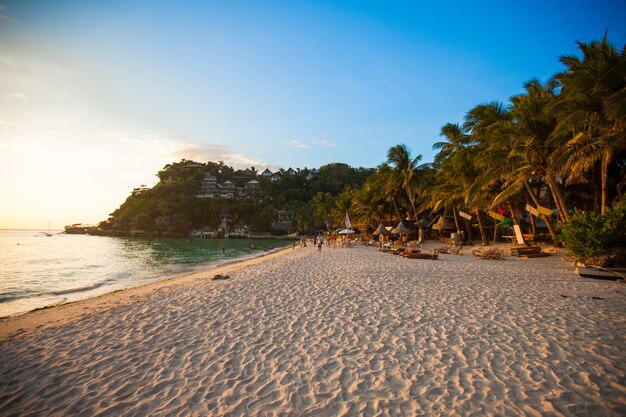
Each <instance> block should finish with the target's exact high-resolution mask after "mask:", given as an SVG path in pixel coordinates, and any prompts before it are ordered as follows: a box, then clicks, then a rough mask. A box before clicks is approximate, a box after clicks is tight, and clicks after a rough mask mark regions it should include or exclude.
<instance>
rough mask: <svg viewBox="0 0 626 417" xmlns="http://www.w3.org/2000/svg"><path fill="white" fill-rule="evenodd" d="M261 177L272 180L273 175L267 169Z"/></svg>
mask: <svg viewBox="0 0 626 417" xmlns="http://www.w3.org/2000/svg"><path fill="white" fill-rule="evenodd" d="M261 175H262V176H264V177H265V178H272V175H274V173H273V172H272V171H270V169H269V168H265V171H263V172H262V173H261Z"/></svg>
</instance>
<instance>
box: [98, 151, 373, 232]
mask: <svg viewBox="0 0 626 417" xmlns="http://www.w3.org/2000/svg"><path fill="white" fill-rule="evenodd" d="M373 171H374V170H373V169H368V168H352V167H350V166H348V165H346V164H339V163H333V164H328V165H324V166H322V167H320V168H319V169H312V170H309V169H307V168H305V169H302V170H300V169H297V170H291V169H290V170H288V171H285V170H280V171H278V172H276V173H273V174H274V175H273V177H271V178H270V177H267V176H263V175H260V173H259V172H258V171H257V170H256V169H255V168H254V167H250V168H247V169H245V170H235V169H234V168H232V167H230V166H227V165H225V164H224V163H223V162H221V161H220V162H206V163H199V162H195V161H188V160H182V161H180V162H176V163H172V164H168V165H166V166H165V167H164V168H163V169H162V170H161V171H159V172H158V174H157V177H158V178H159V181H158V183H157V184H156V185H155V186H154V187H152V188H147V187H140V188H136V189H134V190H133V191H132V193H131V194H130V195H129V196H128V198H127V199H126V201H124V203H122V205H121V206H120V207H119V208H118V209H116V210H115V211H114V212H113V213H111V217H110V218H109V219H108V220H106V221H104V222H101V223H100V225H99V227H100V228H101V229H102V230H104V231H105V232H106V233H108V234H117V235H142V236H188V235H189V234H190V233H191V231H192V230H207V231H215V232H220V231H221V232H228V231H229V230H231V231H232V230H233V229H234V228H235V227H245V228H246V230H247V231H248V233H253V234H266V233H269V234H274V235H285V234H287V233H291V232H298V233H307V232H312V231H316V230H319V229H320V228H322V229H324V228H325V227H326V222H327V216H326V215H325V214H322V213H323V211H324V210H323V209H320V207H319V204H326V202H327V201H334V199H335V198H336V196H337V195H339V194H340V193H343V192H347V191H349V190H352V189H359V188H360V187H361V186H362V185H363V184H364V183H365V181H366V179H367V178H368V177H369V176H370V175H371V174H372V172H373ZM211 177H213V178H214V179H215V188H216V195H215V196H212V197H210V198H206V197H203V196H201V195H200V190H201V189H202V184H203V180H204V181H206V178H211ZM250 182H258V190H255V192H254V193H253V194H251V192H250V190H249V189H247V185H249V183H250ZM229 187H230V188H229ZM218 193H219V194H218Z"/></svg>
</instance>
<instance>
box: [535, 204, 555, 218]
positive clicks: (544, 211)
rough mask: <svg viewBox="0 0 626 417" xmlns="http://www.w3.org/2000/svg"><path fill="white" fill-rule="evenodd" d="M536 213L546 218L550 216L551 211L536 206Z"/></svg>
mask: <svg viewBox="0 0 626 417" xmlns="http://www.w3.org/2000/svg"><path fill="white" fill-rule="evenodd" d="M537 211H539V213H541V214H544V215H546V216H552V210H550V209H549V208H547V207H541V206H537Z"/></svg>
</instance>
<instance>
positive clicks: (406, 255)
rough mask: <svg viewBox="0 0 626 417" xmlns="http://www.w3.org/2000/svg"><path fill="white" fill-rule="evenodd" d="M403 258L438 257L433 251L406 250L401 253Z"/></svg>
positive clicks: (434, 258)
mask: <svg viewBox="0 0 626 417" xmlns="http://www.w3.org/2000/svg"><path fill="white" fill-rule="evenodd" d="M402 257H403V258H406V259H433V260H436V259H439V255H438V254H437V253H435V252H433V253H422V252H406V253H403V254H402Z"/></svg>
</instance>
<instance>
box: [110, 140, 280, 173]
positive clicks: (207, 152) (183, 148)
mask: <svg viewBox="0 0 626 417" xmlns="http://www.w3.org/2000/svg"><path fill="white" fill-rule="evenodd" d="M114 139H115V140H117V141H119V142H123V143H125V144H128V145H129V146H133V147H135V148H137V149H139V150H141V151H142V152H145V153H146V154H147V155H153V156H158V157H161V158H168V159H170V160H171V162H175V161H179V160H181V159H188V160H191V161H196V162H207V161H213V162H217V161H223V162H224V163H225V164H226V165H229V166H232V167H234V168H236V169H240V168H249V167H251V166H254V167H255V168H257V169H258V168H260V167H263V168H267V167H270V165H269V164H267V162H265V161H263V160H262V159H259V158H255V157H251V156H248V155H244V154H242V153H239V152H234V151H233V150H232V149H230V148H228V147H224V146H221V145H214V144H208V145H196V144H190V143H185V142H181V141H178V140H175V139H170V138H166V137H163V136H160V135H154V134H149V135H143V136H117V137H115V138H114Z"/></svg>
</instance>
